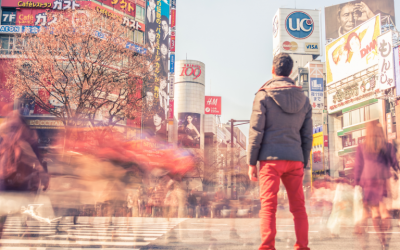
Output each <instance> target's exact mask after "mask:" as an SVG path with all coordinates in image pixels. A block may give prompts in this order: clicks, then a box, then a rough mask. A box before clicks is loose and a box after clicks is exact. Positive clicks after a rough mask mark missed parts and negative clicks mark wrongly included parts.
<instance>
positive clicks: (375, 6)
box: [325, 0, 395, 40]
mask: <svg viewBox="0 0 400 250" xmlns="http://www.w3.org/2000/svg"><path fill="white" fill-rule="evenodd" d="M378 14H380V15H381V17H382V19H384V18H385V17H387V16H390V17H391V19H392V21H393V23H394V22H395V13H394V0H379V1H376V0H362V1H350V2H347V3H342V4H338V5H334V6H329V7H326V8H325V32H326V34H325V38H326V40H329V39H337V38H339V37H341V36H343V35H344V34H346V33H348V32H349V31H350V30H352V29H354V28H355V27H357V26H359V25H361V24H362V23H364V22H365V21H367V20H369V19H371V18H372V17H374V16H376V15H378Z"/></svg>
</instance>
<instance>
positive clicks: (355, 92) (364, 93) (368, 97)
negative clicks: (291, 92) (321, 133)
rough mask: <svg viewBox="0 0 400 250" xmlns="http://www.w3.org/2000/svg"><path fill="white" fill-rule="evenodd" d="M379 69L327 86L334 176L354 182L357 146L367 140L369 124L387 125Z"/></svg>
mask: <svg viewBox="0 0 400 250" xmlns="http://www.w3.org/2000/svg"><path fill="white" fill-rule="evenodd" d="M377 73H378V65H376V66H373V67H371V68H369V69H367V70H365V71H363V72H360V73H357V74H356V75H353V76H351V77H348V78H345V79H344V80H342V81H339V82H337V83H334V84H331V85H328V89H327V92H328V93H327V94H328V113H329V117H328V124H329V161H330V164H331V168H332V169H331V173H330V174H331V176H333V177H339V176H340V177H348V178H350V179H351V178H352V170H353V167H354V163H355V160H354V158H355V152H356V150H357V146H358V145H359V144H361V143H362V142H363V141H364V139H365V133H366V131H365V127H366V124H367V123H368V122H370V121H374V120H378V121H379V122H381V123H384V115H385V101H384V100H380V99H378V98H380V96H381V95H382V93H381V91H380V89H379V85H378V84H377V80H378V76H377Z"/></svg>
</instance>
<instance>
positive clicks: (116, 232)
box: [0, 217, 186, 250]
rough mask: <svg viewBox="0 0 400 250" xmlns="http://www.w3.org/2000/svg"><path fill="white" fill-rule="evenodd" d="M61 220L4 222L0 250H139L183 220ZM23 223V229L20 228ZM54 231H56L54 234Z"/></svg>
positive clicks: (94, 218)
mask: <svg viewBox="0 0 400 250" xmlns="http://www.w3.org/2000/svg"><path fill="white" fill-rule="evenodd" d="M69 219H71V221H72V217H71V218H66V219H63V220H62V221H60V222H56V223H54V222H53V223H50V224H48V223H45V222H38V221H32V220H28V221H25V220H23V219H20V218H7V221H6V223H5V227H4V231H3V239H0V245H1V247H0V249H1V250H30V249H31V248H35V249H36V250H45V249H46V247H52V248H63V247H68V248H69V249H72V250H74V249H76V250H80V249H81V248H84V250H87V249H91V248H93V249H98V247H99V246H101V247H103V248H106V249H107V250H113V248H115V247H120V248H129V249H136V250H139V249H140V248H141V247H144V246H147V245H149V244H150V243H151V242H152V241H155V240H157V239H158V238H159V237H162V236H163V235H165V234H166V233H168V232H169V231H170V230H174V228H175V227H176V226H177V225H178V224H180V223H181V222H183V221H185V220H186V219H170V220H169V221H166V219H162V218H125V217H124V218H115V217H114V218H113V220H112V224H110V223H109V221H110V218H108V217H102V218H98V217H90V218H89V217H79V218H78V223H79V224H76V225H74V224H73V223H70V222H68V221H67V220H69ZM25 222H26V226H25V225H24V224H25ZM56 229H58V230H59V231H57V230H56Z"/></svg>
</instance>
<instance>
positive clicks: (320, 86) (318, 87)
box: [310, 78, 324, 92]
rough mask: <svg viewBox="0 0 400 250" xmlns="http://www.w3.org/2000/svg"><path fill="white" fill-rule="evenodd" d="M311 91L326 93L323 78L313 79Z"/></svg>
mask: <svg viewBox="0 0 400 250" xmlns="http://www.w3.org/2000/svg"><path fill="white" fill-rule="evenodd" d="M310 81H311V84H310V87H311V91H317V92H323V91H324V79H322V78H311V79H310Z"/></svg>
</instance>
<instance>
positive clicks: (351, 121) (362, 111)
mask: <svg viewBox="0 0 400 250" xmlns="http://www.w3.org/2000/svg"><path fill="white" fill-rule="evenodd" d="M379 110H380V109H379V105H378V103H374V104H372V105H369V106H365V107H362V108H359V109H355V110H352V111H350V112H347V113H344V114H343V127H349V126H353V125H356V124H359V123H363V122H366V121H370V120H375V119H379V113H380V111H379Z"/></svg>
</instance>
